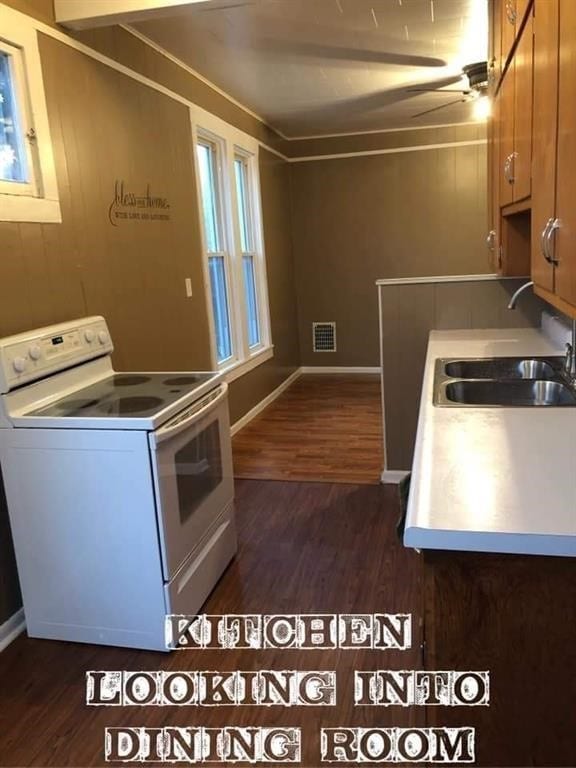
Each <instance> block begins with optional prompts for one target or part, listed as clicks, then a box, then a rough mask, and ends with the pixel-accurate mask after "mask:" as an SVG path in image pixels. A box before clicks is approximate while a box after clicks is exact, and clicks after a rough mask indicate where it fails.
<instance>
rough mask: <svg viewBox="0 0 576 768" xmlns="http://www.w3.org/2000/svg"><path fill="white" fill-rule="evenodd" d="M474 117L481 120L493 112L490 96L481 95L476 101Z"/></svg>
mask: <svg viewBox="0 0 576 768" xmlns="http://www.w3.org/2000/svg"><path fill="white" fill-rule="evenodd" d="M473 110H474V119H475V120H478V121H479V122H480V121H482V120H487V119H488V118H489V117H490V115H491V113H492V104H491V102H490V99H489V98H488V96H480V97H479V98H477V99H475V101H474V107H473Z"/></svg>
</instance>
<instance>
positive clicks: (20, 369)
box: [12, 357, 27, 373]
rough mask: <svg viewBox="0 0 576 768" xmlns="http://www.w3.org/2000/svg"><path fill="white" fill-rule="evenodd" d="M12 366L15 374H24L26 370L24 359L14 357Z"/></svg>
mask: <svg viewBox="0 0 576 768" xmlns="http://www.w3.org/2000/svg"><path fill="white" fill-rule="evenodd" d="M12 365H13V366H14V370H15V371H16V373H24V371H25V370H26V365H27V363H26V358H25V357H15V358H14V362H13V363H12Z"/></svg>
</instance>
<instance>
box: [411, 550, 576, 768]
mask: <svg viewBox="0 0 576 768" xmlns="http://www.w3.org/2000/svg"><path fill="white" fill-rule="evenodd" d="M424 568H425V650H426V653H425V666H426V668H427V669H429V670H432V669H433V670H460V671H463V670H475V671H484V670H487V671H489V672H490V705H489V706H480V707H476V706H474V707H468V706H463V707H427V708H426V710H427V720H428V723H427V724H428V725H429V726H444V727H464V726H472V727H474V728H475V729H476V765H479V766H491V767H492V768H498V767H499V766H530V765H532V766H570V767H571V768H573V766H575V765H576V706H575V702H576V642H575V641H576V562H575V561H574V560H572V559H570V558H555V557H535V556H522V555H521V556H519V555H498V554H479V553H466V552H431V551H428V552H426V553H425V555H424Z"/></svg>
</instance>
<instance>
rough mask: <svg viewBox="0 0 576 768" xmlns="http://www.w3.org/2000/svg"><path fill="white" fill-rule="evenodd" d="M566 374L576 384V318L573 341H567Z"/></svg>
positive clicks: (573, 325)
mask: <svg viewBox="0 0 576 768" xmlns="http://www.w3.org/2000/svg"><path fill="white" fill-rule="evenodd" d="M564 374H565V375H566V376H567V378H568V379H569V381H570V384H572V386H575V385H576V320H572V341H571V342H570V341H568V342H566V357H565V358H564Z"/></svg>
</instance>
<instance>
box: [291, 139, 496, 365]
mask: <svg viewBox="0 0 576 768" xmlns="http://www.w3.org/2000/svg"><path fill="white" fill-rule="evenodd" d="M454 130H455V129H451V133H450V140H454V139H455V138H456V137H458V135H459V134H458V133H457V132H456V133H455V132H454ZM463 130H464V131H465V133H464V134H463V135H464V136H468V135H469V134H468V133H467V129H463ZM419 133H424V131H420V132H419ZM291 169H292V210H293V231H294V254H295V260H296V275H297V295H298V314H299V332H300V348H301V359H302V364H303V365H308V366H333V365H334V366H376V365H378V305H377V297H376V290H375V288H374V283H375V281H376V280H378V279H383V278H392V277H419V276H426V275H452V274H482V273H485V272H488V271H489V264H488V252H487V250H486V223H487V219H486V147H485V145H483V144H476V145H471V146H459V147H446V148H442V149H427V150H424V151H412V152H398V153H392V154H382V155H369V156H357V157H352V158H346V159H334V160H321V161H310V162H303V163H294V164H293V165H292V166H291ZM313 321H336V323H337V336H338V351H337V352H336V353H330V354H328V353H314V352H313V350H312V322H313Z"/></svg>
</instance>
